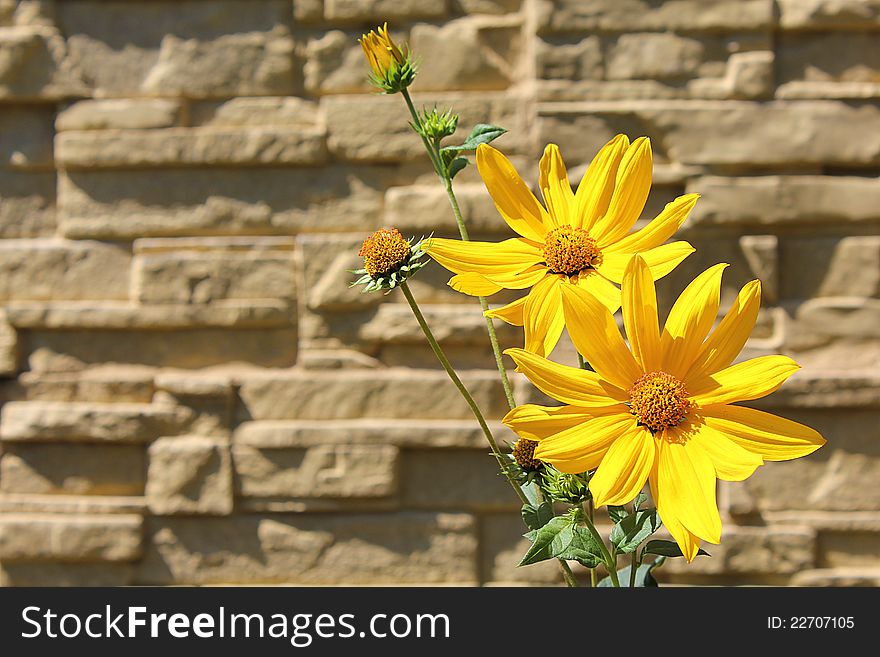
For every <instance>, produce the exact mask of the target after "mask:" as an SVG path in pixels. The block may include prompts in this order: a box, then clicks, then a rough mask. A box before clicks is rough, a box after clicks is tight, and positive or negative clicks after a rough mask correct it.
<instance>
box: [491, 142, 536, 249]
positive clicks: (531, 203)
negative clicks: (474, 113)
mask: <svg viewBox="0 0 880 657" xmlns="http://www.w3.org/2000/svg"><path fill="white" fill-rule="evenodd" d="M477 169H478V170H479V171H480V176H481V177H482V178H483V183H485V185H486V189H487V190H488V191H489V195H490V196H491V197H492V200H493V201H495V207H496V208H498V212H500V213H501V216H502V217H504V220H505V221H506V222H507V225H508V226H510V227H511V228H512V229H513V230H515V231H516V232H517V233H519V234H520V235H522V236H523V237H525V238H528V239H530V240H534V241H536V242H539V243H543V242H544V237H545V235H546V234H547V230H548V226H551V224H550V223H549V216H548V215H547V211H546V210H545V209H544V208H543V207H542V206H541V204H540V203H539V202H538V199H536V198H535V195H534V194H532V192H531V190H530V189H529V188H528V186H527V185H526V184H525V183H524V182H523V180H522V178H520V176H519V174H518V173H517V172H516V169H514V168H513V165H512V164H511V163H510V160H508V159H507V158H506V157H504V155H502V154H501V153H500V152H499V151H497V150H496V149H494V148H492V147H491V146H489V145H488V144H480V146H479V147H478V148H477Z"/></svg>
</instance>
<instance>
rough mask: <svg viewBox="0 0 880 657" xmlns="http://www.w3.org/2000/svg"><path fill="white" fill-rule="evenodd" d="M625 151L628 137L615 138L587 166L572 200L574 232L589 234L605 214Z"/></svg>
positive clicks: (619, 136) (627, 145)
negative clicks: (581, 230)
mask: <svg viewBox="0 0 880 657" xmlns="http://www.w3.org/2000/svg"><path fill="white" fill-rule="evenodd" d="M628 148H629V139H628V138H627V136H626V135H617V136H616V137H614V138H613V139H612V140H611V141H609V142H608V143H607V144H605V145H604V146H603V147H602V148H601V149H600V150H599V152H598V153H597V154H596V157H594V158H593V161H592V162H590V166H589V167H587V170H586V172H585V173H584V177H583V178H581V182H580V184H579V185H578V188H577V193H576V194H575V197H574V198H575V205H576V208H575V212H574V217H575V218H574V221H575V223H574V226H575V228H583V229H585V230H589V229H590V228H591V227H592V226H593V225H594V224H595V223H596V221H597V220H598V219H599V217H601V216H603V215H604V214H605V213H606V212H607V211H608V205H609V203H611V196H612V195H613V194H614V181H615V179H616V177H617V169H618V167H619V166H620V160H621V159H622V158H623V154H624V153H625V152H626V150H627V149H628Z"/></svg>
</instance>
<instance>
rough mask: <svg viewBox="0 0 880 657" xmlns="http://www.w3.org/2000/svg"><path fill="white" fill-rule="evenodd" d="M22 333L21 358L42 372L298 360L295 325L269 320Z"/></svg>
mask: <svg viewBox="0 0 880 657" xmlns="http://www.w3.org/2000/svg"><path fill="white" fill-rule="evenodd" d="M178 308H186V307H185V306H183V307H178ZM188 312H190V311H187V313H188ZM211 312H212V311H211ZM197 314H198V313H197ZM236 314H237V313H236V312H233V313H232V314H231V315H227V317H226V318H227V320H230V319H231V320H234V321H239V320H238V319H235V317H236ZM130 316H131V315H130ZM185 316H186V315H185V314H184V315H180V317H181V318H182V317H185ZM222 316H223V313H221V315H220V317H221V318H222ZM123 317H124V316H123ZM158 317H159V318H162V317H164V319H162V320H161V321H163V322H164V321H166V320H167V319H168V317H169V315H168V313H160V314H159V315H158ZM216 317H217V315H215V319H216ZM189 321H191V320H189ZM228 326H229V325H228V324H227V327H228ZM157 329H162V330H157ZM23 335H24V338H23V340H24V344H23V346H22V347H21V353H22V358H23V359H24V360H23V362H25V363H26V364H27V366H28V368H30V369H32V370H38V371H40V372H50V371H51V372H70V371H75V370H82V369H85V368H87V367H90V366H93V365H100V364H103V363H108V362H110V363H120V364H122V363H124V364H128V365H144V366H149V367H179V368H185V369H193V368H202V367H210V366H212V365H224V366H229V364H230V363H244V364H246V365H251V366H256V367H289V366H291V365H293V363H294V362H295V361H296V352H297V338H296V329H294V328H271V327H265V326H264V327H262V328H235V329H234V330H232V329H230V328H194V327H192V326H187V327H186V328H169V327H167V326H159V325H154V326H153V327H152V328H150V329H147V328H143V329H134V328H127V329H125V330H120V329H119V328H117V329H97V328H79V329H67V330H62V329H46V330H39V329H32V330H29V331H26V332H25V333H24V334H23Z"/></svg>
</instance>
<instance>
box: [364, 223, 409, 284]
mask: <svg viewBox="0 0 880 657" xmlns="http://www.w3.org/2000/svg"><path fill="white" fill-rule="evenodd" d="M411 253H412V250H411V248H410V244H409V242H408V241H407V240H406V239H405V238H404V237H403V235H401V234H400V231H399V230H397V229H396V228H391V229H388V228H380V229H379V230H377V231H376V232H375V233H373V234H372V235H370V236H369V237H368V238H367V239H365V240H364V243H363V245H361V250H360V251H358V255H359V256H362V257H363V259H364V269H366V270H367V273H368V274H369V275H370V276H372V277H373V278H377V277H379V276H382V275H383V274H388V273H390V272H392V271H394V270H395V269H397V268H398V267H400V266H401V265H402V264H403V263H405V262H406V261H407V259H408V258H409V257H410V255H411Z"/></svg>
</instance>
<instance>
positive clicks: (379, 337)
mask: <svg viewBox="0 0 880 657" xmlns="http://www.w3.org/2000/svg"><path fill="white" fill-rule="evenodd" d="M385 20H387V21H389V22H390V27H391V29H392V33H393V34H394V35H395V36H396V37H398V38H400V39H401V40H405V41H408V42H409V43H410V44H411V46H412V47H413V48H414V49H415V50H416V51H417V52H418V54H419V56H420V57H421V58H422V69H421V73H420V75H419V77H418V80H417V82H416V84H415V86H414V87H413V91H414V97H415V102H416V104H417V105H418V106H427V107H431V106H434V105H436V106H437V107H439V108H445V107H447V106H453V107H454V108H455V109H456V110H457V111H458V112H460V113H461V115H462V120H461V125H462V129H461V130H460V131H459V132H460V134H464V133H465V131H466V130H467V129H468V128H469V127H470V126H471V125H473V124H474V123H477V122H484V123H497V124H500V125H502V126H504V127H506V128H508V129H509V130H510V132H509V133H508V134H506V135H504V136H503V137H501V138H500V139H499V140H498V141H497V142H496V143H497V146H498V147H499V148H500V149H502V150H503V151H504V152H505V153H507V154H508V155H509V156H510V157H511V159H512V160H513V162H514V163H515V164H516V165H517V166H518V167H519V170H520V171H521V173H522V174H523V175H524V176H525V177H526V178H527V180H529V181H530V182H532V183H534V182H535V179H536V176H537V160H538V157H539V156H540V153H541V150H542V148H543V146H544V144H545V143H547V142H550V141H553V142H556V143H559V144H560V145H561V148H562V152H563V155H564V156H565V158H566V161H567V163H568V164H569V169H570V171H571V175H572V180H573V181H575V182H576V181H577V180H578V179H579V177H580V175H581V174H582V172H583V171H584V168H585V166H586V165H587V163H588V162H589V160H590V158H591V157H592V155H593V154H594V153H595V151H596V149H597V148H598V147H599V146H600V145H601V144H602V143H603V142H604V141H605V140H607V139H608V138H609V137H610V136H612V135H613V134H616V133H617V132H626V133H628V134H629V135H630V136H632V137H635V136H637V135H642V134H646V135H649V136H650V137H651V138H652V144H653V149H654V156H655V172H654V189H653V192H652V196H651V199H650V201H649V207H648V208H647V209H646V211H645V217H644V218H645V219H647V218H650V216H653V214H656V212H657V211H659V209H660V208H662V206H663V204H664V203H666V202H668V201H669V200H671V199H672V198H674V197H675V196H677V195H679V194H682V193H685V192H698V193H700V194H701V195H702V198H701V200H700V201H699V203H698V205H697V207H696V209H695V211H694V213H693V216H692V217H691V219H690V220H689V222H688V224H687V225H686V226H685V228H684V230H683V237H684V238H685V239H688V240H689V241H691V242H692V243H693V244H694V245H695V246H697V248H698V251H697V253H696V254H694V255H693V256H691V257H690V258H689V259H688V260H687V261H685V263H684V264H683V265H682V266H681V267H680V268H679V269H678V270H676V271H675V272H673V274H671V275H670V276H668V277H667V278H666V279H664V280H663V281H661V283H660V284H659V286H658V289H659V292H660V294H661V301H662V304H663V305H664V306H665V307H666V308H668V307H669V305H670V303H671V300H672V299H673V298H674V296H675V294H676V293H677V292H678V291H679V290H680V289H681V288H682V286H683V285H684V284H685V283H686V282H687V281H688V280H689V279H690V278H691V277H692V276H693V275H694V274H696V273H697V272H699V271H701V270H702V269H704V268H705V267H706V266H708V265H710V264H712V263H715V262H718V261H721V260H723V261H726V262H730V263H731V264H732V265H733V266H732V267H730V268H729V269H728V270H727V272H726V274H725V282H724V289H723V298H722V306H723V307H722V311H723V310H725V309H726V305H727V304H729V303H730V301H731V300H732V299H733V297H734V294H735V293H736V291H737V289H738V287H739V286H740V285H742V284H743V283H744V282H745V281H747V280H749V279H751V278H754V277H759V278H761V279H762V281H763V284H764V287H763V289H764V298H763V308H762V311H761V316H760V318H759V323H758V327H757V328H756V331H755V333H754V336H753V338H752V339H751V340H750V342H749V344H748V346H747V349H746V353H745V354H744V355H746V356H749V355H759V354H763V353H779V352H782V353H787V354H790V355H792V356H793V357H795V358H796V359H797V360H798V361H799V362H801V363H802V364H803V365H804V369H803V371H802V372H800V373H798V374H797V375H796V376H795V377H794V378H793V379H792V380H791V381H790V382H789V383H788V384H786V386H785V387H784V388H783V389H782V390H780V391H779V392H778V393H776V394H774V395H773V396H772V397H770V398H768V399H767V400H763V401H761V402H760V403H757V404H756V405H757V406H759V407H761V408H766V409H770V410H773V411H774V412H777V413H780V414H782V415H785V416H787V417H791V418H793V419H797V420H800V421H803V422H806V423H808V424H810V425H812V426H814V427H816V428H817V429H819V430H820V431H822V432H823V433H824V434H825V436H826V437H827V438H828V445H827V446H826V447H824V448H823V449H822V450H820V451H819V452H817V453H816V454H814V455H812V456H811V457H808V458H806V459H803V460H800V461H797V462H794V463H782V464H768V465H766V466H764V467H762V468H760V469H759V470H758V472H757V473H756V474H755V475H754V476H753V477H752V478H751V479H749V480H748V481H747V482H743V483H730V484H727V483H724V484H723V485H722V487H721V491H720V498H719V499H720V502H721V504H722V514H723V518H724V524H725V533H724V538H723V542H722V545H721V546H717V547H714V548H710V552H712V554H713V556H712V558H711V559H702V558H701V559H699V560H698V561H697V562H695V563H694V564H692V565H690V566H685V565H683V564H672V563H670V564H669V565H667V566H664V569H663V571H661V574H660V575H659V577H660V578H661V579H662V580H663V581H664V582H668V583H684V584H741V583H748V584H803V585H855V584H867V585H877V584H878V583H880V560H878V558H877V554H878V553H880V496H878V493H877V491H876V485H875V482H876V480H877V476H878V473H880V453H878V449H877V447H876V446H877V445H880V440H878V438H880V435H878V429H877V422H876V413H877V409H878V407H880V333H878V328H877V327H878V326H880V238H878V237H877V227H878V224H880V209H878V208H880V182H878V179H877V173H878V171H880V137H878V135H880V102H878V99H880V47H878V44H880V3H877V2H875V0H674V1H673V0H667V1H665V2H660V1H659V0H577V1H576V0H443V1H433V0H431V1H428V0H405V1H401V0H397V1H394V2H391V1H386V0H293V2H290V1H289V0H247V1H245V0H184V1H182V2H171V1H170V0H168V1H165V0H159V1H156V0H124V1H123V0H65V1H55V2H52V1H50V0H19V1H18V2H15V1H11V0H0V376H2V380H0V401H2V404H3V406H2V414H0V582H2V583H3V584H5V585H11V586H14V585H28V584H36V585H47V584H64V585H67V584H308V585H311V584H383V585H384V584H457V585H479V584H511V583H530V584H551V583H558V574H557V571H556V569H555V567H554V566H553V564H542V565H540V566H535V567H530V568H527V569H519V570H518V569H515V568H514V565H515V563H516V562H517V560H518V558H519V556H520V555H521V553H522V552H523V551H524V549H525V541H524V539H521V538H520V535H521V533H522V528H521V522H520V520H519V518H518V514H517V504H516V499H515V497H514V496H513V495H512V494H511V492H510V491H509V490H508V489H507V488H506V487H505V486H506V485H505V484H504V482H503V480H502V479H501V478H500V477H498V476H497V475H496V471H495V466H494V462H493V461H492V459H491V458H490V457H489V456H488V453H487V447H486V445H485V444H484V442H483V438H482V435H481V433H480V431H479V429H478V428H477V426H476V424H475V423H474V421H473V420H472V418H471V417H470V415H469V410H468V408H467V406H466V405H465V404H464V403H463V402H462V401H461V399H460V398H459V397H458V394H457V392H456V390H455V389H454V388H453V387H452V385H451V384H450V383H449V382H448V381H447V379H446V378H445V374H444V373H443V372H442V371H441V370H439V369H438V368H437V367H436V363H435V362H434V360H433V357H432V355H431V353H430V352H429V350H428V349H427V348H426V346H425V344H424V342H423V339H422V337H421V334H420V331H419V328H418V325H417V324H416V323H415V321H414V320H413V318H412V316H411V314H410V312H409V309H408V307H407V305H406V304H405V303H404V300H403V299H402V297H400V296H398V294H397V293H393V294H391V295H388V296H387V297H386V296H382V295H363V294H360V293H359V292H358V291H357V290H352V289H349V288H348V287H347V285H348V281H349V279H350V275H349V274H348V270H350V269H353V268H356V267H357V266H359V262H358V257H357V249H358V247H359V245H360V242H361V241H362V240H363V238H364V237H365V236H366V235H367V234H368V233H369V232H370V231H372V230H375V229H376V228H378V227H381V226H397V227H399V228H400V229H401V230H402V231H404V232H405V233H407V234H408V235H415V236H417V237H418V236H421V235H424V234H428V233H431V232H434V233H435V234H438V235H444V236H456V234H457V231H456V228H455V223H454V221H453V218H452V215H451V213H450V212H449V211H448V209H447V207H446V199H445V194H444V192H443V190H442V188H441V187H440V186H439V185H438V183H437V181H436V179H435V178H434V176H433V174H432V173H431V172H430V170H429V167H428V165H427V163H426V160H425V157H424V155H423V153H422V151H421V145H420V143H419V142H418V140H417V139H416V138H415V137H414V136H413V135H412V134H411V133H410V132H409V130H408V128H407V126H406V121H407V118H408V117H407V113H406V110H405V107H404V106H403V103H402V102H401V101H400V99H399V98H394V97H384V96H378V95H376V94H374V93H372V91H371V90H370V89H369V87H368V86H367V84H366V83H365V72H366V67H365V64H364V62H363V60H362V54H361V51H360V47H359V46H358V44H357V38H358V36H360V34H362V33H363V32H365V31H367V30H368V29H370V28H371V27H374V26H375V25H376V24H380V23H382V22H384V21H385ZM456 189H457V192H458V195H459V200H460V202H461V205H462V208H463V210H464V214H465V215H466V217H467V221H468V224H469V226H470V229H471V233H472V234H473V235H474V236H475V237H477V238H481V239H482V238H484V239H492V240H495V239H501V238H504V237H507V236H509V234H508V232H507V229H506V226H505V225H504V224H503V222H502V221H501V219H500V217H499V216H498V214H497V213H496V211H495V209H494V207H493V205H492V202H491V199H490V198H489V197H488V195H487V194H486V192H485V189H484V188H483V186H482V184H481V182H480V180H479V177H478V176H477V174H476V171H475V168H474V167H473V166H470V167H468V168H467V169H465V170H464V172H462V174H461V175H460V176H459V177H458V178H457V179H456ZM447 278H448V273H447V272H445V271H443V270H442V269H441V268H439V267H437V266H436V265H433V264H432V265H430V266H429V267H428V268H426V269H425V270H423V271H422V272H421V273H420V274H419V276H418V277H417V278H416V279H414V280H413V282H412V288H413V291H414V294H415V295H416V296H417V297H418V298H419V300H420V301H421V302H422V304H423V310H424V311H425V314H426V316H427V317H428V318H429V321H430V322H431V323H432V325H433V326H434V327H435V330H436V332H437V334H438V338H440V340H441V341H442V343H443V344H444V347H445V348H446V350H447V352H448V354H449V356H450V358H451V359H452V360H453V362H454V363H455V364H456V365H457V366H458V367H460V368H461V370H462V376H463V379H464V380H465V382H466V384H467V385H468V387H469V388H470V389H471V391H472V392H473V393H474V396H475V398H476V399H477V401H478V402H479V403H480V405H481V406H482V407H483V409H484V410H485V412H486V414H487V415H488V416H489V417H490V418H491V424H492V426H493V428H494V429H495V430H496V434H497V435H498V437H499V438H501V439H503V440H507V439H512V438H513V436H512V435H511V434H509V432H507V430H506V429H504V428H503V426H502V425H501V424H500V422H498V420H499V418H500V417H501V416H502V415H503V413H504V412H505V409H506V402H505V399H504V396H503V393H502V391H501V389H500V385H499V383H498V381H497V374H496V373H494V371H493V359H492V354H491V351H490V349H489V346H488V342H487V340H486V338H485V334H484V325H483V320H482V317H481V316H480V312H479V306H478V305H477V304H476V303H475V302H474V301H473V300H472V299H469V298H467V297H462V296H461V295H458V294H456V293H454V292H453V291H452V290H450V289H449V288H448V287H447V286H446V285H445V283H446V280H447ZM506 294H507V293H505V294H499V295H497V296H496V297H493V298H492V299H491V301H492V302H493V303H502V302H506V301H509V300H512V299H513V298H515V296H505V295H506ZM499 330H500V336H501V339H502V342H503V343H504V344H505V345H511V346H512V345H515V344H518V343H519V340H520V339H521V335H520V332H519V331H518V330H515V329H511V328H509V327H506V326H499ZM557 356H558V359H559V360H563V361H564V360H565V359H569V360H572V359H573V351H572V350H571V347H570V345H566V344H565V343H563V344H562V345H560V347H559V350H558V352H557ZM514 379H515V382H516V386H517V395H518V400H519V401H521V402H525V401H542V398H541V396H540V395H539V394H537V393H536V392H535V391H534V389H532V388H531V387H530V386H529V385H528V382H526V381H525V380H524V379H520V378H517V377H514ZM544 401H546V400H544Z"/></svg>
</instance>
